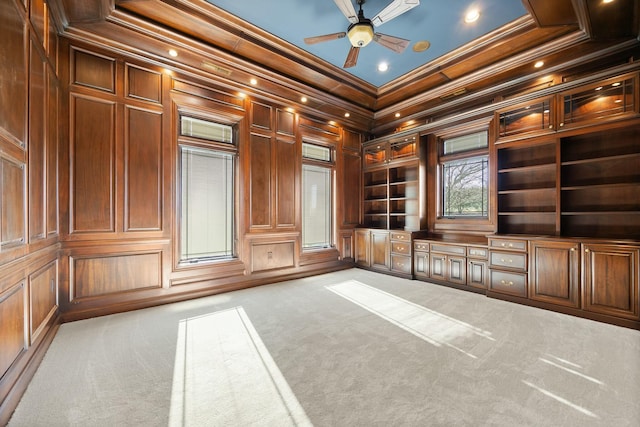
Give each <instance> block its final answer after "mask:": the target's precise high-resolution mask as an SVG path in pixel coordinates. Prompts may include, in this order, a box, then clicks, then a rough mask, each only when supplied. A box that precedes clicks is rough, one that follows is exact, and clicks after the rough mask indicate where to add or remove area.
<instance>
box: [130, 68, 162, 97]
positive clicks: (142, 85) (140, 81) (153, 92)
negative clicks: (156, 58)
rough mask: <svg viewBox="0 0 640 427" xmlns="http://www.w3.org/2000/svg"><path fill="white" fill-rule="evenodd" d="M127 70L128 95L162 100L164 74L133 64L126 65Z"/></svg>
mask: <svg viewBox="0 0 640 427" xmlns="http://www.w3.org/2000/svg"><path fill="white" fill-rule="evenodd" d="M125 72H126V78H125V81H126V82H127V87H126V94H127V96H128V97H130V98H135V99H141V100H144V101H150V102H156V103H161V102H162V74H160V73H158V72H156V71H150V70H145V69H142V68H139V67H135V66H133V65H131V64H127V65H126V71H125Z"/></svg>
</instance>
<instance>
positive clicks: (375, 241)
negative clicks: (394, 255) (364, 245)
mask: <svg viewBox="0 0 640 427" xmlns="http://www.w3.org/2000/svg"><path fill="white" fill-rule="evenodd" d="M389 242H390V240H389V232H388V231H379V230H372V231H371V268H375V269H378V270H389V266H390V262H391V261H390V255H391V248H390V246H389Z"/></svg>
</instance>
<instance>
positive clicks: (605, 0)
mask: <svg viewBox="0 0 640 427" xmlns="http://www.w3.org/2000/svg"><path fill="white" fill-rule="evenodd" d="M602 3H613V0H602Z"/></svg>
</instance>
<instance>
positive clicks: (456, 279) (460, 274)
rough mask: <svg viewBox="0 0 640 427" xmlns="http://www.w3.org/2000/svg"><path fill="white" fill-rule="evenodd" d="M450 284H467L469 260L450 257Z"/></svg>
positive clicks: (448, 262) (448, 261)
mask: <svg viewBox="0 0 640 427" xmlns="http://www.w3.org/2000/svg"><path fill="white" fill-rule="evenodd" d="M447 264H448V273H449V282H451V283H457V284H458V285H466V284H467V259H466V258H463V257H456V256H450V257H448V260H447Z"/></svg>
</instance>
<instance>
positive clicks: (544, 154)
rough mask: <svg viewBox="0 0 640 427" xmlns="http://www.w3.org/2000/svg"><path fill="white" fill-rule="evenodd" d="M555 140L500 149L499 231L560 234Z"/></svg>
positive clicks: (507, 232)
mask: <svg viewBox="0 0 640 427" xmlns="http://www.w3.org/2000/svg"><path fill="white" fill-rule="evenodd" d="M557 144H558V142H557V141H556V140H551V141H549V142H545V143H538V144H535V145H528V146H526V145H525V146H522V145H518V146H512V147H506V148H501V149H500V150H498V231H499V232H500V233H505V234H544V235H553V234H556V233H557V221H556V213H557V210H558V205H557V199H558V197H557V194H558V193H557V180H556V169H557V154H556V153H557Z"/></svg>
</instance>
